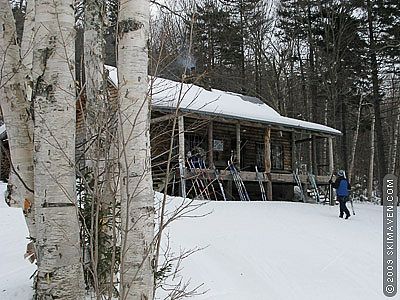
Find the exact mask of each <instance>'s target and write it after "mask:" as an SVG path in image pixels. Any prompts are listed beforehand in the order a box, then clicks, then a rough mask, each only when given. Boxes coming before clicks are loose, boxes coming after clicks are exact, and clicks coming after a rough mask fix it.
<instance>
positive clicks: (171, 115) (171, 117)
mask: <svg viewBox="0 0 400 300" xmlns="http://www.w3.org/2000/svg"><path fill="white" fill-rule="evenodd" d="M175 117H176V114H175V113H173V114H167V115H164V116H161V117H157V118H153V119H151V120H150V124H156V123H159V122H163V121H168V120H170V119H173V118H175Z"/></svg>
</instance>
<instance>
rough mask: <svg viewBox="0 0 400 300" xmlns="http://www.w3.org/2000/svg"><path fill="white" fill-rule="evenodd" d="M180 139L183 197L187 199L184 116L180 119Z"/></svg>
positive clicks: (179, 156) (180, 171) (180, 169)
mask: <svg viewBox="0 0 400 300" xmlns="http://www.w3.org/2000/svg"><path fill="white" fill-rule="evenodd" d="M178 139H179V154H178V159H179V173H180V177H181V196H182V197H183V198H186V180H185V125H184V120H183V116H179V117H178Z"/></svg>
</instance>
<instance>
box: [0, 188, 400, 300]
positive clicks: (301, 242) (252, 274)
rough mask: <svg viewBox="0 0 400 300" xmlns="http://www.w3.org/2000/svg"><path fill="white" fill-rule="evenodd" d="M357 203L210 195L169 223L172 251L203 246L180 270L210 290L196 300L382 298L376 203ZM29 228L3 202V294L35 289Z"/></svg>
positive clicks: (22, 295) (0, 260) (379, 221)
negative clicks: (349, 207) (342, 206)
mask: <svg viewBox="0 0 400 300" xmlns="http://www.w3.org/2000/svg"><path fill="white" fill-rule="evenodd" d="M4 188H5V186H4V185H3V184H0V194H1V195H2V194H3V191H4ZM355 209H356V214H357V215H356V216H352V217H351V218H350V219H349V220H343V219H339V218H338V217H337V215H338V212H337V210H338V208H337V207H329V206H322V205H313V204H302V203H289V202H267V203H266V202H252V203H243V202H225V203H224V202H210V203H208V204H206V205H205V206H202V207H201V208H200V209H199V211H196V214H201V213H207V212H210V211H212V214H210V215H208V216H206V217H202V218H183V219H180V220H178V221H175V223H172V224H171V226H170V228H169V234H170V237H171V241H170V242H171V246H172V248H173V250H174V251H176V252H179V251H180V250H181V249H192V248H195V247H206V248H205V249H204V250H201V251H199V252H196V253H195V254H193V255H192V256H190V257H188V258H187V259H185V260H184V261H183V268H184V269H183V270H182V274H183V275H184V277H185V278H186V279H189V278H191V284H192V286H195V285H197V284H201V283H204V286H203V288H202V290H203V291H205V290H208V292H207V293H205V294H204V295H201V296H197V297H195V299H196V300H205V299H215V300H228V299H229V300H253V299H254V300H258V299H260V300H264V299H265V300H269V299H271V300H280V299H285V300H286V299H288V300H289V299H290V300H292V299H293V300H303V299H307V300H314V299H318V300H329V299H332V300H333V299H335V300H336V299H341V300H358V299H360V300H377V299H386V298H385V297H384V296H383V294H382V292H381V285H382V284H381V282H382V276H381V273H382V271H381V269H382V262H381V261H382V254H381V252H382V250H381V245H382V237H381V232H382V217H381V215H382V214H381V208H380V207H379V206H375V205H368V204H358V205H356V206H355ZM26 235H27V230H26V227H25V224H24V219H23V215H22V212H21V210H20V209H15V208H9V207H7V206H6V205H5V204H4V203H3V202H2V201H0V238H1V245H2V247H0V299H4V300H8V299H10V300H11V299H17V300H19V299H21V300H22V299H29V297H30V295H31V294H32V292H31V285H32V282H31V280H29V277H30V276H31V275H32V273H33V272H34V269H35V266H34V265H31V264H30V263H29V262H27V261H25V260H24V258H23V254H24V252H25V245H26V240H25V237H26ZM159 295H160V294H159ZM392 299H400V295H398V296H396V297H394V298H392Z"/></svg>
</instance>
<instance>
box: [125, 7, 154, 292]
mask: <svg viewBox="0 0 400 300" xmlns="http://www.w3.org/2000/svg"><path fill="white" fill-rule="evenodd" d="M119 4H120V11H119V20H118V25H119V44H118V78H119V89H120V90H119V105H120V107H119V118H120V135H119V138H120V139H121V140H120V153H121V154H120V156H121V159H120V165H121V168H122V170H121V177H122V179H121V185H120V188H121V218H122V220H121V221H122V247H121V288H120V292H121V299H135V300H139V299H140V300H145V299H147V300H150V299H153V285H154V275H153V269H152V266H151V261H152V258H153V253H152V249H153V245H152V241H153V237H154V198H153V184H152V177H151V165H150V138H149V127H150V126H149V124H150V122H149V119H150V115H149V113H150V112H149V106H150V103H149V97H148V77H147V65H148V56H147V55H148V54H147V51H148V49H147V47H148V46H147V42H148V32H149V1H148V0H137V1H133V0H124V1H122V0H121V1H120V3H119Z"/></svg>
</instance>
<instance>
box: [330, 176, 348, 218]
mask: <svg viewBox="0 0 400 300" xmlns="http://www.w3.org/2000/svg"><path fill="white" fill-rule="evenodd" d="M329 183H330V184H332V186H333V188H335V189H336V196H337V199H338V201H339V204H340V214H339V217H340V218H343V214H344V213H345V214H346V219H348V218H350V211H349V210H348V208H347V206H346V202H347V201H348V200H349V191H350V189H351V186H350V183H349V181H348V180H347V178H346V176H345V172H344V171H343V170H339V171H338V172H337V178H336V180H335V182H333V183H332V180H329Z"/></svg>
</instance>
